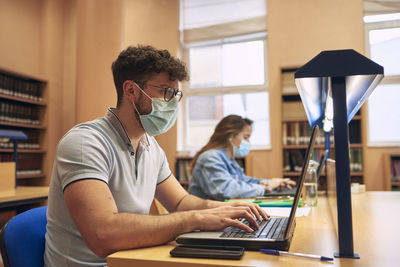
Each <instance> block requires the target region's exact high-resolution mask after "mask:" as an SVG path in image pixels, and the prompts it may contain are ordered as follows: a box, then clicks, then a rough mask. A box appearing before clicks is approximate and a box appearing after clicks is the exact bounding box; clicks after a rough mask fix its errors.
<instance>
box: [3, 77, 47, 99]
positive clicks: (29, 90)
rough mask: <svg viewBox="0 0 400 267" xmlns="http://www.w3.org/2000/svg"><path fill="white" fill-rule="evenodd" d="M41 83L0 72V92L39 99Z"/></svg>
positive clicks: (40, 97)
mask: <svg viewBox="0 0 400 267" xmlns="http://www.w3.org/2000/svg"><path fill="white" fill-rule="evenodd" d="M42 85H43V84H42V83H39V82H37V81H30V80H23V79H19V78H16V77H11V76H8V75H6V74H0V94H4V95H10V96H15V97H20V98H24V99H29V100H34V101H41V100H42V96H41V94H42Z"/></svg>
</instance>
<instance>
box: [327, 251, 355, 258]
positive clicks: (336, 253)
mask: <svg viewBox="0 0 400 267" xmlns="http://www.w3.org/2000/svg"><path fill="white" fill-rule="evenodd" d="M333 256H334V257H335V258H350V259H359V258H360V255H359V254H358V253H354V254H353V255H340V252H335V253H333Z"/></svg>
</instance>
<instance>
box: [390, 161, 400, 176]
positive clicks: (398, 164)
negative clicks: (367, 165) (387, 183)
mask: <svg viewBox="0 0 400 267" xmlns="http://www.w3.org/2000/svg"><path fill="white" fill-rule="evenodd" d="M390 171H391V173H392V182H400V158H393V159H392V160H391V162H390Z"/></svg>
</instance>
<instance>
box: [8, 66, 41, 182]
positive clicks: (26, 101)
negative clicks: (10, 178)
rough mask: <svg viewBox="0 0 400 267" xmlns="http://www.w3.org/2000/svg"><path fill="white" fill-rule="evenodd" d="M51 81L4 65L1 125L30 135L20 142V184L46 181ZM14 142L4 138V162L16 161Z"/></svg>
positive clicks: (18, 175)
mask: <svg viewBox="0 0 400 267" xmlns="http://www.w3.org/2000/svg"><path fill="white" fill-rule="evenodd" d="M46 85H47V82H46V81H44V80H41V79H38V78H34V77H30V76H27V75H22V74H18V73H15V72H11V71H9V70H5V69H0V129H3V130H18V131H22V132H23V133H25V134H26V135H27V136H28V139H27V140H25V141H20V142H18V164H17V166H18V169H17V185H33V184H35V185H36V184H43V183H42V182H41V181H39V179H40V180H42V181H44V179H45V173H44V171H43V161H44V155H45V153H46V151H45V149H44V135H45V132H46V123H45V115H46V114H45V113H46V105H47V104H46V101H45V100H44V99H43V98H44V95H45V89H46ZM13 146H14V144H13V142H12V141H9V140H7V139H4V140H0V162H7V161H13Z"/></svg>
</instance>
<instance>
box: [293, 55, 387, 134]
mask: <svg viewBox="0 0 400 267" xmlns="http://www.w3.org/2000/svg"><path fill="white" fill-rule="evenodd" d="M294 77H295V82H296V86H297V89H298V90H299V94H300V97H301V100H302V102H303V105H304V109H305V111H306V114H307V118H308V121H309V123H310V125H311V126H314V124H317V125H318V126H319V127H321V128H324V129H326V125H325V127H324V123H325V122H326V121H327V120H330V121H332V119H333V101H332V89H331V78H332V77H344V78H345V83H346V106H347V119H348V121H347V123H349V122H350V121H351V119H352V118H353V116H354V115H355V114H356V113H357V112H358V110H359V109H360V107H361V106H362V104H363V103H364V102H365V100H366V99H367V98H368V97H369V95H370V94H371V93H372V92H373V90H374V89H375V87H376V86H377V85H378V84H379V82H380V81H381V80H382V78H383V67H382V66H381V65H379V64H377V63H375V62H373V61H372V60H370V59H368V58H367V57H365V56H363V55H361V54H359V53H357V52H356V51H354V50H352V49H346V50H331V51H322V52H321V53H319V54H318V55H317V56H315V57H314V58H313V59H311V60H310V61H309V62H308V63H306V64H305V65H304V66H303V67H301V68H300V69H299V70H298V71H297V72H296V73H295V75H294Z"/></svg>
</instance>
